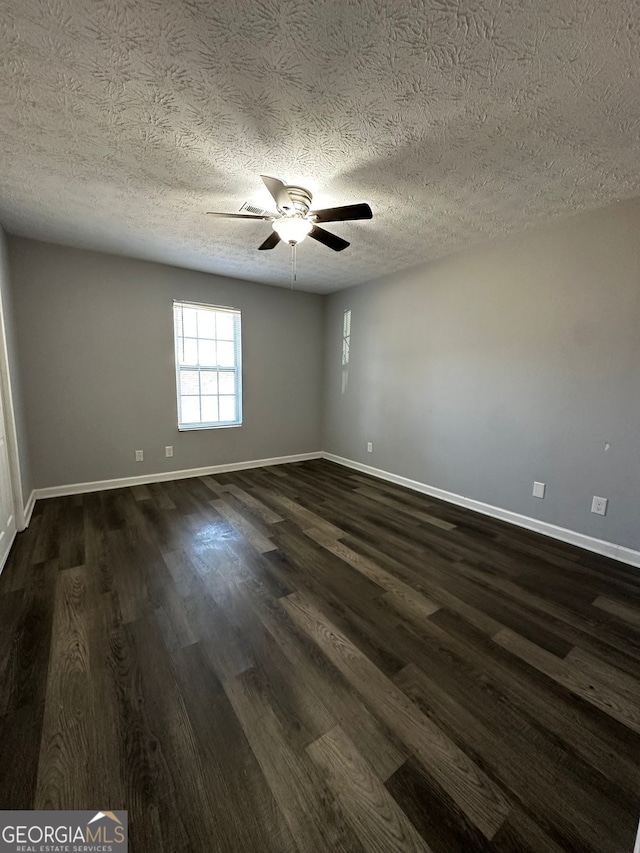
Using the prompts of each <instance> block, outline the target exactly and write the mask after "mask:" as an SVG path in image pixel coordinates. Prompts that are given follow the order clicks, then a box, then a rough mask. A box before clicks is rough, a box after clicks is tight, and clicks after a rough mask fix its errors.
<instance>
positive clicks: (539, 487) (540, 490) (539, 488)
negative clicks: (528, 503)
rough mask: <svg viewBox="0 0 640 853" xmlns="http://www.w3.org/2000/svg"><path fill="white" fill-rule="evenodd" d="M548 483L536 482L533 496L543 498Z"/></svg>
mask: <svg viewBox="0 0 640 853" xmlns="http://www.w3.org/2000/svg"><path fill="white" fill-rule="evenodd" d="M546 487H547V486H546V483H534V484H533V496H534V498H543V497H544V490H545V489H546Z"/></svg>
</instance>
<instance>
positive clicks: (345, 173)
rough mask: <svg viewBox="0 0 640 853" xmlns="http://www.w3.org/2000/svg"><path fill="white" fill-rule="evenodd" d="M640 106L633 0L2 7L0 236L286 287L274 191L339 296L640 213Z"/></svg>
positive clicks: (181, 0) (120, 0) (57, 0)
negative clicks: (476, 252)
mask: <svg viewBox="0 0 640 853" xmlns="http://www.w3.org/2000/svg"><path fill="white" fill-rule="evenodd" d="M639 93H640V4H639V3H638V0H477V1H476V2H473V0H333V2H331V1H330V0H329V1H327V0H324V2H320V0H126V1H125V0H100V1H99V2H98V0H0V222H2V224H4V226H5V227H6V228H7V229H8V230H9V231H10V232H12V233H16V234H23V235H27V236H32V237H37V238H40V239H44V240H50V241H54V242H60V243H65V244H69V245H75V246H81V247H88V248H94V249H100V250H104V251H108V252H116V253H119V254H125V255H131V256H134V257H141V258H149V259H154V260H159V261H164V262H167V263H172V264H176V265H179V266H186V267H192V268H195V269H202V270H208V271H211V272H216V273H220V274H225V275H232V276H239V277H243V278H248V279H254V280H257V281H264V282H267V283H272V284H282V285H285V286H286V285H288V281H289V256H288V250H287V247H285V246H282V245H280V246H278V247H277V248H276V249H274V250H273V251H272V252H258V251H257V247H258V245H259V244H260V243H261V242H262V240H263V239H264V238H265V237H266V236H267V235H268V233H270V231H269V229H270V226H269V224H268V223H261V222H250V223H249V222H235V221H233V220H229V221H222V220H213V219H212V218H210V217H209V218H208V217H206V216H205V215H204V212H205V211H206V210H229V211H237V210H238V209H239V207H240V206H241V204H242V203H243V202H245V201H248V202H250V203H253V204H256V205H260V206H272V205H270V200H269V196H268V194H267V192H266V190H265V188H264V186H263V185H262V182H261V181H260V178H259V174H260V173H266V174H271V175H275V176H277V177H280V178H282V179H284V180H285V181H288V182H295V181H299V182H300V183H301V184H302V186H306V187H308V188H309V189H311V190H312V191H313V192H314V194H315V199H314V204H315V206H317V207H328V206H331V205H335V204H346V203H352V202H360V201H368V202H369V203H370V204H371V206H372V208H373V211H374V219H373V221H372V222H356V223H344V224H342V223H336V224H335V225H333V226H331V230H333V231H335V233H337V234H340V235H341V236H343V237H345V238H346V239H348V240H350V241H352V245H351V247H350V248H348V249H347V250H346V251H345V252H343V253H341V254H336V253H334V252H332V251H331V250H329V249H327V248H325V247H324V246H321V245H319V244H317V243H314V242H313V241H311V240H307V241H305V242H304V244H302V245H301V246H300V247H299V249H298V274H299V281H298V286H299V287H300V288H301V289H309V290H314V291H317V292H328V291H331V290H335V289H338V288H341V287H344V286H347V285H350V284H355V283H357V282H361V281H366V280H368V279H372V278H375V277H378V276H380V275H383V274H386V273H390V272H393V271H395V270H398V269H401V268H404V267H408V266H413V265H416V264H418V263H421V262H424V261H427V260H430V259H433V258H436V257H439V256H442V255H444V254H447V253H450V252H452V251H456V250H458V249H460V248H466V247H468V246H469V245H472V244H475V243H480V242H482V241H485V240H487V239H489V238H492V237H494V236H498V235H501V234H504V233H507V232H509V231H511V230H512V229H518V230H521V229H523V228H525V227H527V226H528V225H530V224H532V223H535V222H540V221H547V220H548V219H549V218H552V217H559V216H566V215H569V214H571V213H572V212H575V211H579V210H583V209H587V208H593V207H598V206H601V205H604V204H608V203H610V202H612V201H615V200H618V199H622V198H628V197H632V196H637V195H640V147H639V140H640V97H639Z"/></svg>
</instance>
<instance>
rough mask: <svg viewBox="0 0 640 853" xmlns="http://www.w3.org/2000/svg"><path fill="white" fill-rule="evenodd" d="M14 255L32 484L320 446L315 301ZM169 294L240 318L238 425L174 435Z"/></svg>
mask: <svg viewBox="0 0 640 853" xmlns="http://www.w3.org/2000/svg"><path fill="white" fill-rule="evenodd" d="M9 258H10V265H11V274H12V281H13V288H14V302H15V316H16V331H17V342H18V347H19V358H20V367H21V371H22V383H23V391H24V395H23V396H24V404H25V415H26V423H27V427H28V436H29V446H30V451H31V463H32V469H33V480H34V484H35V486H36V487H37V488H41V487H46V486H57V485H64V484H70V483H82V482H87V481H92V480H104V479H112V478H118V477H128V476H135V475H144V474H150V473H155V472H160V471H171V470H180V469H185V468H197V467H201V466H207V465H217V464H224V463H232V462H241V461H245V460H253V459H262V458H268V457H274V456H284V455H290V454H297V453H307V452H313V451H317V450H319V449H320V447H321V436H320V426H321V413H320V405H321V394H322V390H321V389H322V334H323V299H322V297H319V296H315V295H311V294H305V293H291V292H290V291H288V290H284V289H280V288H275V287H266V286H264V285H258V284H252V283H249V282H242V281H238V280H234V279H226V278H220V277H217V276H213V275H209V274H206V273H198V272H193V271H189V270H183V269H176V268H173V267H168V266H163V265H160V264H153V263H147V262H144V261H136V260H131V259H128V258H122V257H117V256H112V255H105V254H100V253H97V252H89V251H82V250H78V249H70V248H65V247H62V246H55V245H51V244H47V243H40V242H36V241H32V240H26V239H22V238H14V237H10V238H9ZM174 298H175V299H184V300H192V301H197V302H205V303H210V304H218V305H226V306H233V307H235V308H240V309H241V310H242V324H243V329H242V331H243V392H244V394H243V419H244V424H243V426H242V427H238V428H229V429H213V430H201V431H190V432H181V433H179V432H178V429H177V420H176V419H177V415H176V399H175V368H174V350H173V320H172V300H173V299H174ZM168 444H171V445H173V447H174V454H175V455H174V457H173V459H166V458H165V456H164V447H165V445H168ZM136 449H142V450H144V456H145V459H144V462H142V463H136V462H135V461H134V451H135V450H136Z"/></svg>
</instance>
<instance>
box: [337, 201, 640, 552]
mask: <svg viewBox="0 0 640 853" xmlns="http://www.w3.org/2000/svg"><path fill="white" fill-rule="evenodd" d="M345 308H351V310H352V338H351V362H350V366H349V378H348V385H347V390H346V393H344V394H343V393H342V388H341V374H342V368H341V335H342V312H343V310H344V309H345ZM325 341H326V365H325V375H326V382H325V388H326V397H325V426H324V449H325V450H326V451H328V452H330V453H334V454H337V455H339V456H343V457H347V458H349V459H352V460H356V461H359V462H362V463H365V464H369V465H373V466H375V467H377V468H380V469H383V470H386V471H390V472H393V473H395V474H399V475H401V476H405V477H410V478H412V479H415V480H418V481H421V482H424V483H427V484H429V485H431V486H435V487H438V488H441V489H446V490H448V491H451V492H455V493H457V494H460V495H464V496H466V497H470V498H474V499H476V500H479V501H483V502H486V503H488V504H492V505H494V506H498V507H502V508H505V509H508V510H512V511H515V512H518V513H521V514H523V515H527V516H531V517H534V518H538V519H541V520H544V521H547V522H550V523H552V524H556V525H559V526H561V527H566V528H569V529H572V530H575V531H579V532H582V533H585V534H588V535H590V536H595V537H597V538H600V539H604V540H608V541H610V542H614V543H616V544H618V545H624V546H626V547H630V548H635V549H638V548H640V523H639V521H640V518H639V510H640V431H639V426H640V203H639V202H633V203H625V204H621V205H619V206H616V207H614V208H609V209H606V210H602V211H599V212H598V213H595V214H587V215H582V216H579V217H576V218H574V219H572V220H568V221H565V222H564V223H560V224H554V225H553V226H549V227H545V228H543V229H540V230H537V231H535V232H528V233H526V234H525V235H522V236H520V237H518V238H515V239H511V240H509V241H505V242H503V243H501V244H500V245H494V246H492V247H490V248H486V249H485V250H483V251H474V252H469V253H468V254H464V255H457V256H455V257H451V258H448V259H445V260H442V261H440V262H437V263H434V264H432V265H429V266H425V267H422V268H418V269H414V270H412V271H409V272H406V273H404V274H401V275H396V276H392V277H390V278H388V279H384V280H380V281H378V282H375V283H371V284H367V285H362V286H360V287H357V288H353V289H350V290H345V291H342V292H340V293H337V294H334V295H333V296H331V297H330V299H329V302H328V307H327V312H326V337H325ZM367 441H372V442H373V453H367V452H366V442H367ZM605 442H609V443H610V445H611V449H610V450H609V451H606V452H605V450H604V446H605ZM534 480H541V481H543V482H546V484H547V497H546V498H545V499H544V500H538V499H536V498H533V497H532V496H531V491H532V486H533V481H534ZM593 495H601V496H604V497H607V498H609V509H608V514H607V516H606V517H600V516H596V515H593V514H591V513H590V506H591V498H592V496H593Z"/></svg>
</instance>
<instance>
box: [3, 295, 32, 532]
mask: <svg viewBox="0 0 640 853" xmlns="http://www.w3.org/2000/svg"><path fill="white" fill-rule="evenodd" d="M4 317H5V315H4V305H3V303H2V290H0V394H2V408H3V409H4V422H5V423H4V426H5V436H6V442H7V452H8V456H9V477H10V478H11V491H12V493H13V511H14V518H15V521H16V530H17V531H18V532H20V531H21V530H24V529H25V527H26V519H25V514H24V496H23V494H22V477H21V475H20V455H19V450H18V430H17V428H16V418H15V410H14V406H13V393H12V390H11V371H10V369H9V351H8V349H7V335H6V327H5V320H4Z"/></svg>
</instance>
